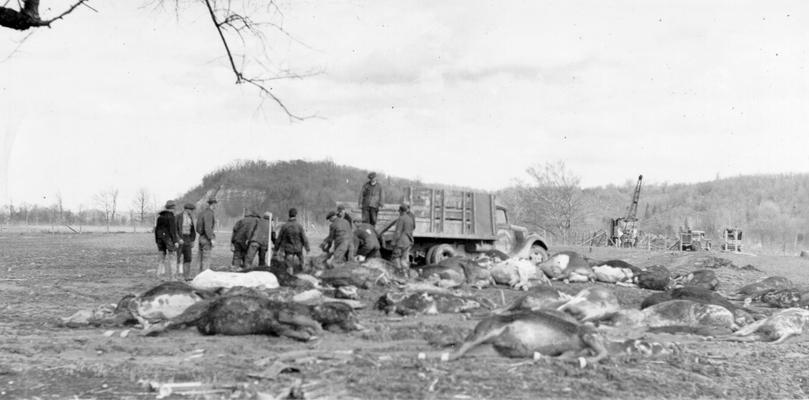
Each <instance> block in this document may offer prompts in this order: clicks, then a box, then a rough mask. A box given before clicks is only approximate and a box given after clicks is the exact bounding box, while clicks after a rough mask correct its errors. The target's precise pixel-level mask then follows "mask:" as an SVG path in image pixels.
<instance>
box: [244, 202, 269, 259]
mask: <svg viewBox="0 0 809 400" xmlns="http://www.w3.org/2000/svg"><path fill="white" fill-rule="evenodd" d="M271 225H272V213H271V212H265V213H264V215H263V216H262V217H261V219H260V220H259V221H258V228H257V229H256V232H255V234H254V235H253V237H252V238H251V239H250V244H249V245H248V246H247V255H246V256H245V267H248V266H250V265H252V264H253V259H255V258H256V254H258V266H259V267H266V266H267V258H268V257H267V252H268V251H270V257H272V252H271V250H270V238H272V241H273V242H274V241H275V232H273V230H272V226H271Z"/></svg>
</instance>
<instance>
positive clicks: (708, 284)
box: [670, 269, 719, 290]
mask: <svg viewBox="0 0 809 400" xmlns="http://www.w3.org/2000/svg"><path fill="white" fill-rule="evenodd" d="M670 286H671V287H674V288H679V287H687V286H688V287H698V288H704V289H708V290H716V287H717V286H719V279H718V278H717V277H716V273H715V272H713V271H711V270H708V269H701V270H697V271H693V272H687V273H683V274H678V275H677V276H675V277H674V278H673V279H672V281H671V284H670Z"/></svg>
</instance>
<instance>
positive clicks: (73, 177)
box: [0, 0, 809, 207]
mask: <svg viewBox="0 0 809 400" xmlns="http://www.w3.org/2000/svg"><path fill="white" fill-rule="evenodd" d="M62 4H65V1H63V0H46V1H43V6H48V5H51V6H52V7H53V10H50V11H49V10H46V9H44V8H43V10H42V11H41V13H42V14H44V15H46V16H47V15H52V14H53V13H54V12H56V11H57V10H60V9H62V8H61V7H63V6H62ZM91 4H92V5H93V7H94V8H95V9H97V10H98V12H97V13H96V12H93V11H91V10H89V9H87V8H84V7H80V8H79V9H77V10H76V11H75V12H74V13H73V14H71V15H69V16H67V17H66V18H65V19H64V20H61V21H58V22H56V23H54V25H53V28H52V29H41V30H38V31H36V32H35V33H34V34H33V35H32V36H31V37H29V38H28V39H27V40H26V41H25V42H24V43H22V44H21V45H19V41H20V40H21V39H22V38H23V37H24V36H25V33H16V32H12V31H9V30H2V31H0V61H2V60H4V59H5V61H2V62H0V134H2V135H3V136H2V147H0V150H2V152H0V157H2V158H0V195H1V196H2V198H0V200H2V201H3V202H4V203H5V202H7V199H8V198H11V199H12V200H13V201H14V203H16V204H19V203H21V202H29V203H40V204H51V203H52V202H53V198H54V195H55V194H56V193H57V192H59V193H61V194H62V197H63V198H64V201H65V204H66V205H67V206H68V207H76V206H77V205H79V204H84V205H85V206H87V205H92V197H93V195H94V194H95V193H98V192H99V191H101V190H103V189H107V188H118V189H120V191H121V199H122V200H121V202H122V203H123V204H125V206H127V207H128V205H129V202H130V201H131V199H132V198H133V197H134V193H135V191H136V190H137V189H138V188H140V187H145V188H147V189H148V190H150V191H151V192H153V193H155V195H156V197H157V200H158V201H159V202H161V203H162V201H164V200H165V199H167V198H171V197H174V196H177V195H178V194H181V193H183V192H185V191H186V190H188V189H190V188H191V187H193V186H195V185H197V184H198V183H199V182H200V181H201V178H202V177H203V176H204V175H205V174H206V173H208V172H211V171H212V170H213V169H215V168H217V167H221V166H223V165H226V164H228V163H230V162H232V161H233V160H236V159H264V160H269V161H274V160H289V159H299V158H302V159H308V160H322V159H326V158H328V159H331V160H333V161H335V162H336V163H339V164H346V165H352V166H356V167H360V168H364V169H371V170H376V171H380V172H383V173H387V174H391V175H396V176H401V177H409V178H420V179H422V180H425V181H428V182H440V183H448V184H457V185H466V186H473V187H479V188H483V189H498V188H501V187H504V186H507V185H509V184H511V183H512V182H513V181H514V180H515V179H524V178H525V175H524V171H525V169H526V168H528V167H530V166H532V165H535V164H538V163H539V164H541V163H544V162H546V161H556V160H563V161H565V163H566V164H567V166H568V168H569V169H570V170H571V171H573V172H574V173H575V174H576V175H578V176H580V177H581V178H582V184H583V185H584V186H597V185H606V184H610V183H614V184H623V183H625V182H627V181H633V182H634V180H635V179H636V178H637V175H638V174H641V173H642V174H644V177H645V180H646V181H647V182H650V183H660V182H698V181H706V180H711V179H714V178H715V177H716V176H717V175H718V176H720V177H728V176H736V175H739V174H755V173H778V172H807V171H809V151H807V147H808V146H807V145H809V139H807V127H808V126H809V71H807V67H809V3H807V2H805V1H794V2H778V1H771V2H763V1H757V2H752V1H749V2H748V1H737V0H733V1H724V2H719V1H702V0H700V1H677V2H672V1H648V0H638V1H608V2H605V1H587V2H585V1H508V0H498V1H473V0H457V1H432V0H431V1H387V0H368V1H358V0H354V1H308V2H307V1H294V2H293V1H290V2H282V3H280V4H281V7H282V9H283V12H284V20H283V24H284V27H285V28H286V30H287V31H288V32H289V33H290V34H291V35H292V36H293V37H294V38H295V39H296V40H297V41H290V40H287V39H285V38H284V37H282V36H278V35H274V34H272V33H270V34H269V36H268V42H269V43H268V53H267V54H268V58H269V59H271V61H272V62H273V63H275V64H277V65H280V66H283V67H285V68H289V69H291V70H294V71H302V72H305V71H311V70H318V71H322V73H321V74H319V75H317V76H313V77H308V78H305V79H302V80H289V81H283V82H282V81H278V82H274V84H273V87H274V88H275V89H276V90H277V94H278V95H279V96H280V97H281V98H282V99H283V100H284V101H285V102H286V104H287V106H288V107H289V108H290V109H291V110H292V111H293V112H295V113H297V114H301V115H310V114H316V115H318V116H319V118H316V119H309V120H306V121H304V122H290V120H289V119H288V118H286V117H285V116H284V115H283V114H282V113H281V112H280V111H279V110H278V109H277V108H276V107H274V106H273V105H272V104H271V103H269V102H264V103H263V107H262V106H261V104H262V103H261V99H260V97H259V96H258V94H257V93H256V91H255V90H254V89H253V88H251V87H249V86H245V85H239V86H237V85H234V80H235V79H234V77H233V74H232V72H231V71H230V70H229V67H228V65H227V61H226V59H225V58H223V52H222V44H221V42H220V41H219V38H218V36H217V33H216V31H215V30H214V29H213V27H212V25H211V23H210V21H209V20H208V19H206V18H208V16H207V14H206V10H205V9H204V8H202V7H203V6H202V5H200V4H197V3H194V4H190V5H188V6H187V8H185V9H184V10H181V12H180V14H179V16H178V15H176V14H175V13H174V12H173V11H171V10H156V9H154V8H153V7H149V6H144V5H145V4H147V2H146V1H137V0H131V1H112V2H111V1H105V2H102V1H96V2H91ZM300 43H303V44H304V45H301V44H300ZM15 49H17V50H16V51H15ZM10 54H11V57H10V58H8V59H6V57H7V56H8V55H10ZM253 65H255V64H253Z"/></svg>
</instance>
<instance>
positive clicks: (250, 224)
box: [230, 209, 261, 269]
mask: <svg viewBox="0 0 809 400" xmlns="http://www.w3.org/2000/svg"><path fill="white" fill-rule="evenodd" d="M259 220H261V218H260V217H259V216H258V213H256V211H255V210H252V209H250V210H248V211H247V213H246V215H245V216H244V218H242V219H240V220H238V221H236V224H235V225H233V235H231V236H230V244H231V250H232V251H233V260H232V261H231V263H230V265H231V266H233V267H234V268H237V269H244V268H249V267H250V266H252V261H253V259H252V258H247V255H248V254H249V251H248V249H249V248H250V246H254V251H253V258H255V255H256V253H257V252H258V247H259V246H258V240H257V235H256V233H257V232H258V225H259V223H258V222H259Z"/></svg>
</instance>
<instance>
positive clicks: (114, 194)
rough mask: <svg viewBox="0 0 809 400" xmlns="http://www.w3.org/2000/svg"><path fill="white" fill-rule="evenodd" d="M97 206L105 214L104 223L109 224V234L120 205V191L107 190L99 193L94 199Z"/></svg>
mask: <svg viewBox="0 0 809 400" xmlns="http://www.w3.org/2000/svg"><path fill="white" fill-rule="evenodd" d="M93 201H94V202H95V204H96V206H98V207H99V208H100V209H101V212H103V213H104V222H105V223H106V224H107V232H109V231H110V222H112V221H114V220H115V208H116V207H117V205H118V204H117V203H118V189H106V190H103V191H101V192H99V193H97V194H96V195H95V196H94V197H93Z"/></svg>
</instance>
